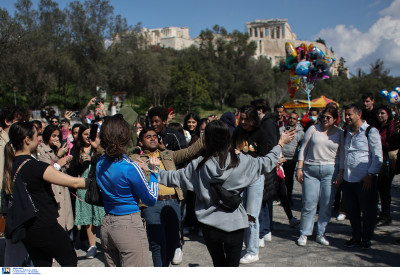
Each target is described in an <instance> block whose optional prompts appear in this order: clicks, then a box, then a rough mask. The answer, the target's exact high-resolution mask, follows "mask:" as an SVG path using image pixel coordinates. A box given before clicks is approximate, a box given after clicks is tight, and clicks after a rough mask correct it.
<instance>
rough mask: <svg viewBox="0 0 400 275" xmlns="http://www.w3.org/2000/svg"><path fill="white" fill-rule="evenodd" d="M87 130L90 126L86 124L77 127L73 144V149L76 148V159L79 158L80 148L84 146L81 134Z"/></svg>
mask: <svg viewBox="0 0 400 275" xmlns="http://www.w3.org/2000/svg"><path fill="white" fill-rule="evenodd" d="M88 129H90V125H89V124H87V123H83V124H81V125H80V126H79V131H78V136H77V137H76V140H75V144H74V147H76V148H75V150H76V151H75V152H76V153H77V154H78V157H79V155H80V153H81V151H82V148H83V147H84V144H85V142H84V141H83V138H82V134H83V132H85V131H86V130H88Z"/></svg>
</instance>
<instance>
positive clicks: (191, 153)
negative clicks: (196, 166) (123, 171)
mask: <svg viewBox="0 0 400 275" xmlns="http://www.w3.org/2000/svg"><path fill="white" fill-rule="evenodd" d="M203 146H204V135H203V136H201V138H199V139H198V140H197V141H196V142H195V143H193V145H192V146H190V147H188V148H185V149H181V150H178V151H171V150H165V151H162V152H160V158H161V162H162V163H163V165H164V167H165V170H176V165H177V164H180V163H183V162H185V161H188V160H191V159H193V158H194V157H196V155H197V154H198V153H199V152H200V151H201V149H202V148H203ZM129 158H130V159H131V160H133V161H135V160H136V159H141V160H144V161H146V160H147V159H148V158H149V157H148V156H147V155H145V154H143V155H138V154H133V155H130V156H129ZM146 179H147V180H150V172H148V171H147V172H146ZM175 193H176V195H177V196H178V199H179V200H183V199H184V198H183V193H182V190H181V189H179V188H178V187H175Z"/></svg>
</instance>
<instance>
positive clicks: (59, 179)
mask: <svg viewBox="0 0 400 275" xmlns="http://www.w3.org/2000/svg"><path fill="white" fill-rule="evenodd" d="M43 179H44V180H45V181H47V182H50V183H52V184H56V185H60V186H66V187H72V188H75V189H87V184H86V183H85V178H75V177H71V176H70V175H67V174H64V173H62V172H59V171H58V170H57V169H55V168H54V167H53V166H48V167H47V169H46V170H45V171H44V174H43Z"/></svg>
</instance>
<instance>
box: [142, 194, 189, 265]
mask: <svg viewBox="0 0 400 275" xmlns="http://www.w3.org/2000/svg"><path fill="white" fill-rule="evenodd" d="M142 217H143V218H144V219H145V221H146V231H147V238H148V239H149V246H150V251H151V253H152V257H153V264H154V266H155V267H159V266H169V264H170V263H171V261H172V259H173V258H174V253H175V249H176V248H178V247H180V245H179V240H180V235H179V227H180V217H181V207H180V205H179V202H178V201H177V200H176V199H172V200H162V201H157V203H156V205H154V206H152V207H146V208H144V209H143V210H142Z"/></svg>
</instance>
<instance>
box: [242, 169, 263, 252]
mask: <svg viewBox="0 0 400 275" xmlns="http://www.w3.org/2000/svg"><path fill="white" fill-rule="evenodd" d="M263 189H264V176H263V175H261V176H260V177H259V178H258V179H257V180H256V181H254V182H253V183H252V184H250V185H249V186H248V187H247V188H246V190H245V191H244V192H243V204H244V205H245V208H246V212H247V215H248V216H251V217H253V218H254V222H250V221H249V227H248V228H246V230H245V234H244V242H245V244H246V253H249V254H251V255H257V254H258V237H259V234H260V232H259V231H260V230H259V223H258V216H259V215H260V211H261V203H262V196H263Z"/></svg>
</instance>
